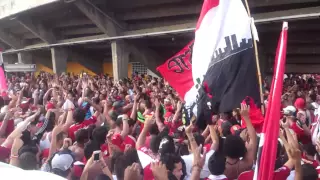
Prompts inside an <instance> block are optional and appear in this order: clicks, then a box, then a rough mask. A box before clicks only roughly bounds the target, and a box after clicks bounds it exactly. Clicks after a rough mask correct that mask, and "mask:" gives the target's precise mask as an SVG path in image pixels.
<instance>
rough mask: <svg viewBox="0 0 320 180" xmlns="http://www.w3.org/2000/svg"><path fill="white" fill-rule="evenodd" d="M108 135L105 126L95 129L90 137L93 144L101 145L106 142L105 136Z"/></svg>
mask: <svg viewBox="0 0 320 180" xmlns="http://www.w3.org/2000/svg"><path fill="white" fill-rule="evenodd" d="M107 134H108V129H107V127H105V126H100V127H97V128H95V129H94V130H93V132H92V137H93V140H94V141H95V142H97V143H98V144H99V145H102V144H103V143H105V141H106V136H107Z"/></svg>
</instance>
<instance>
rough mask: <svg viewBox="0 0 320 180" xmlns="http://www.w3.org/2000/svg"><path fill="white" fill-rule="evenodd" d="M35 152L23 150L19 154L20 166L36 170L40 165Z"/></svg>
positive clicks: (24, 168)
mask: <svg viewBox="0 0 320 180" xmlns="http://www.w3.org/2000/svg"><path fill="white" fill-rule="evenodd" d="M37 166H38V162H37V157H36V154H35V153H32V152H23V153H21V154H20V155H19V167H20V168H21V169H23V170H36V169H37V168H38V167H37Z"/></svg>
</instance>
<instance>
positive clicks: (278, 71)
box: [254, 22, 288, 180]
mask: <svg viewBox="0 0 320 180" xmlns="http://www.w3.org/2000/svg"><path fill="white" fill-rule="evenodd" d="M287 33H288V23H287V22H284V23H283V26H282V32H281V34H280V38H279V42H278V48H277V52H276V58H275V68H274V73H273V80H272V85H271V92H270V96H269V102H268V107H267V113H266V117H265V122H264V125H263V130H262V134H261V138H260V143H259V150H258V161H257V165H256V169H255V176H254V179H259V180H270V179H272V178H273V175H274V173H273V172H274V168H275V160H276V154H277V149H278V148H277V146H278V135H279V128H280V124H279V119H280V109H281V95H282V88H283V77H284V71H285V64H286V53H287Z"/></svg>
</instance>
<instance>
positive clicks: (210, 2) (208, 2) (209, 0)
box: [196, 0, 219, 30]
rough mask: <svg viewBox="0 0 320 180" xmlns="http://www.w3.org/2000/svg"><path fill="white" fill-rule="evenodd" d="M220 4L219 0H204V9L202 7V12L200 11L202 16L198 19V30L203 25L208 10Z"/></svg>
mask: <svg viewBox="0 0 320 180" xmlns="http://www.w3.org/2000/svg"><path fill="white" fill-rule="evenodd" d="M218 5H219V0H205V1H204V2H203V5H202V9H201V13H200V17H199V19H198V23H197V27H196V30H198V29H199V28H200V26H201V23H202V20H203V18H204V17H205V16H206V14H207V12H208V11H209V10H210V9H212V8H214V7H216V6H218Z"/></svg>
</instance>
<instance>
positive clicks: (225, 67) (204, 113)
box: [192, 0, 260, 128]
mask: <svg viewBox="0 0 320 180" xmlns="http://www.w3.org/2000/svg"><path fill="white" fill-rule="evenodd" d="M250 23H251V19H250V17H249V16H248V14H247V11H246V9H245V7H244V5H243V4H242V1H239V0H223V1H219V0H205V1H204V3H203V7H202V11H201V14H200V18H199V20H198V23H197V27H196V33H195V42H194V46H193V54H192V62H193V63H192V75H193V81H194V83H195V85H196V86H198V87H199V89H198V96H197V101H198V104H197V105H198V108H197V109H198V112H197V118H198V121H197V123H198V126H200V127H202V128H203V127H205V122H204V120H208V119H211V117H210V115H211V114H212V113H218V112H230V111H232V110H233V109H234V108H236V107H239V106H240V103H241V102H242V100H243V99H245V97H247V96H249V97H251V98H253V99H254V101H255V102H256V103H258V102H259V99H260V98H259V97H260V95H259V85H258V78H257V68H256V62H255V58H254V50H253V40H252V35H251V29H250Z"/></svg>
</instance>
